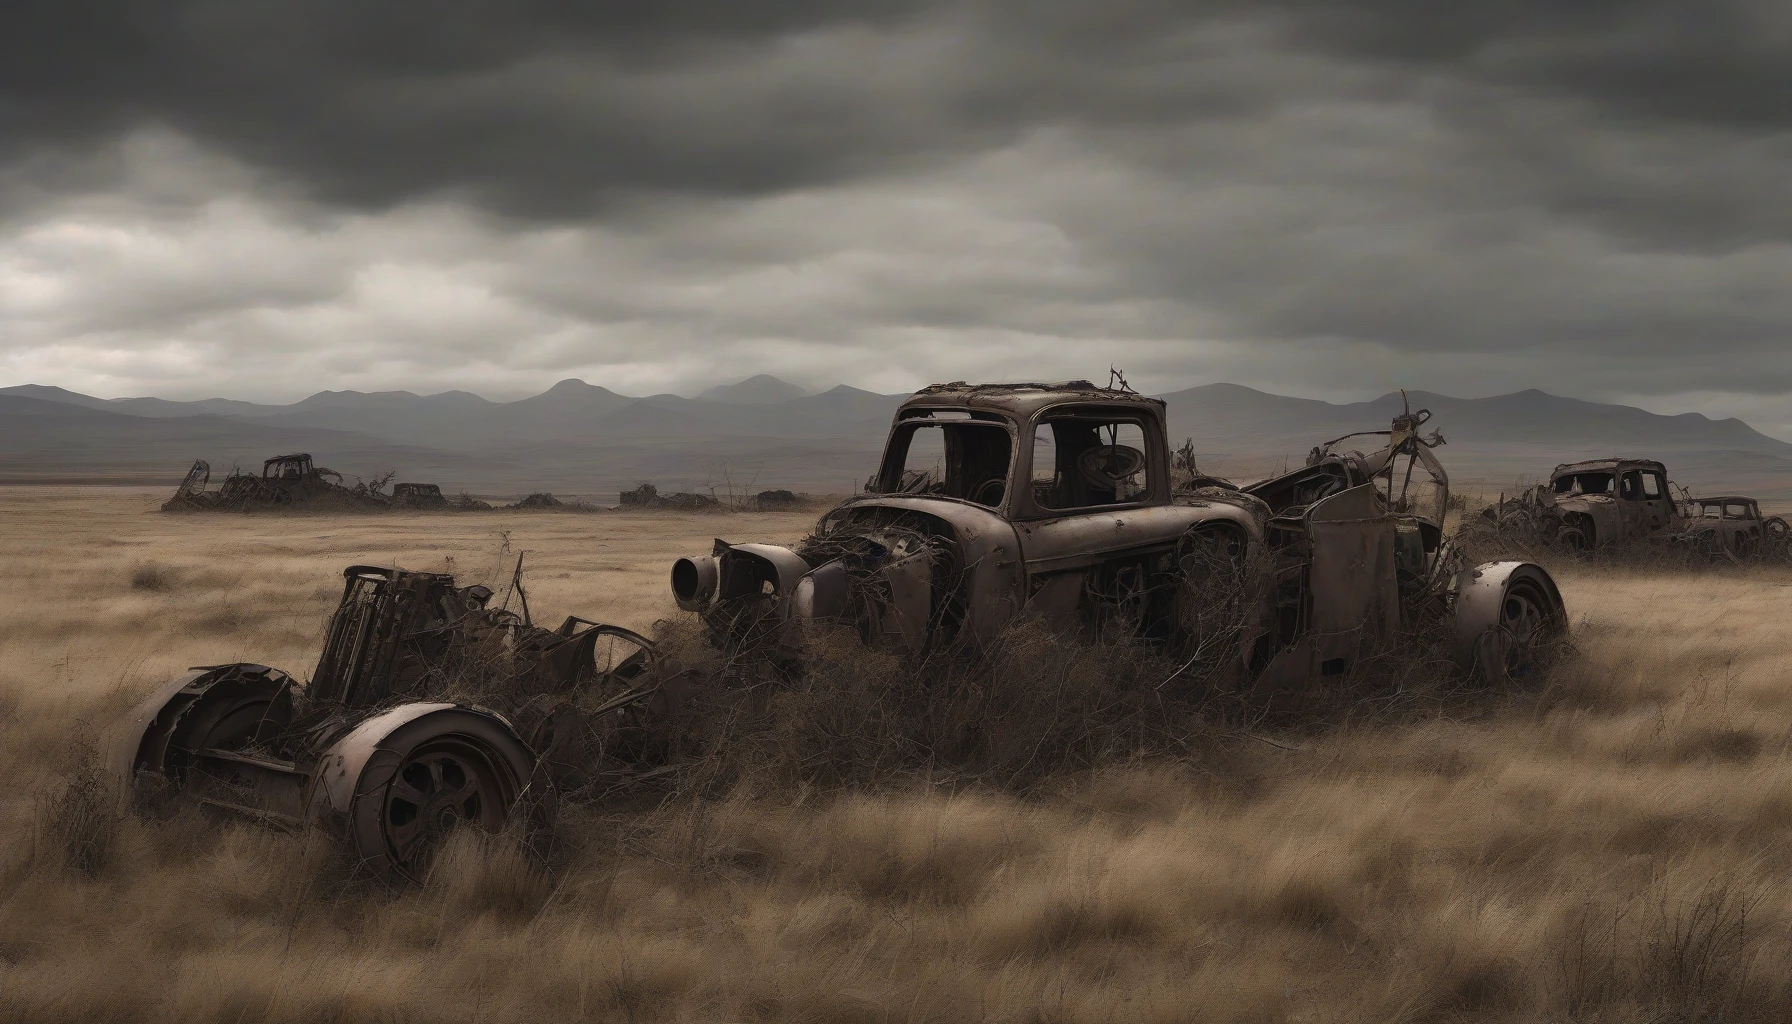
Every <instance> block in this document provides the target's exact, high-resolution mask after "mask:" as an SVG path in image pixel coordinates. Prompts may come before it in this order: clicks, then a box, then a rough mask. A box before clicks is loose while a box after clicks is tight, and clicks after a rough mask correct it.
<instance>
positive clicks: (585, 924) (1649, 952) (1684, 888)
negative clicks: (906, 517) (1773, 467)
mask: <svg viewBox="0 0 1792 1024" xmlns="http://www.w3.org/2000/svg"><path fill="white" fill-rule="evenodd" d="M160 497H161V495H160V494H150V493H142V492H129V491H122V490H108V489H91V490H80V489H73V488H64V489H34V488H22V487H14V488H0V566H4V569H5V571H4V573H3V576H0V578H3V579H4V581H5V586H6V590H5V598H4V600H3V601H0V835H4V836H5V837H6V838H5V841H4V843H3V845H0V1019H7V1020H20V1021H45V1020H65V1021H121V1022H122V1021H183V1022H184V1021H194V1022H239V1021H259V1020H275V1021H294V1022H299V1021H306V1022H309V1021H316V1022H320V1024H321V1022H337V1021H457V1022H458V1021H468V1022H473V1021H493V1022H499V1021H504V1022H508V1021H557V1020H585V1019H591V1020H616V1021H657V1020H680V1021H685V1020H688V1021H745V1020H756V1021H787V1020H790V1021H921V1020H929V1021H932V1020H939V1021H957V1020H965V1021H969V1020H999V1021H1016V1022H1023V1021H1024V1022H1047V1021H1051V1022H1057V1021H1063V1022H1073V1021H1075V1022H1081V1021H1089V1022H1095V1021H1165V1022H1168V1021H1264V1022H1268V1021H1313V1022H1347V1021H1365V1022H1367V1021H1378V1022H1379V1021H1453V1020H1475V1021H1481V1020H1488V1021H1533V1020H1574V1021H1637V1020H1654V1021H1664V1022H1665V1021H1784V1020H1792V886H1788V885H1787V883H1786V879H1787V877H1788V875H1789V874H1792V760H1789V759H1788V743H1789V741H1792V616H1788V615H1787V614H1786V611H1787V607H1788V600H1789V598H1792V571H1786V570H1780V569H1765V568H1757V569H1748V570H1744V569H1735V568H1731V569H1727V570H1722V571H1710V572H1705V573H1690V572H1684V571H1669V570H1651V571H1642V570H1619V571H1613V572H1611V573H1599V572H1594V571H1591V570H1588V569H1585V568H1574V567H1557V572H1558V579H1559V580H1560V581H1561V582H1562V584H1563V587H1564V592H1565V596H1566V598H1567V600H1568V603H1569V607H1570V610H1571V614H1572V616H1573V619H1574V628H1575V631H1576V635H1577V639H1576V642H1575V648H1576V649H1575V651H1574V652H1573V653H1572V654H1571V655H1569V656H1568V657H1567V658H1565V659H1564V660H1563V661H1562V662H1561V663H1560V664H1558V665H1557V666H1556V667H1555V668H1554V669H1553V670H1552V672H1551V673H1550V675H1549V677H1548V678H1547V679H1544V680H1541V681H1539V682H1538V683H1536V684H1535V685H1533V686H1530V687H1528V688H1527V689H1526V690H1525V691H1524V692H1519V693H1511V694H1495V695H1488V694H1462V693H1455V694H1449V693H1447V691H1445V690H1444V689H1443V688H1441V687H1433V688H1431V689H1430V690H1428V691H1427V694H1428V696H1425V698H1424V699H1419V698H1418V697H1415V696H1411V695H1406V694H1403V693H1400V692H1396V693H1391V694H1382V695H1368V696H1364V697H1363V698H1362V699H1361V700H1359V701H1356V702H1355V703H1352V704H1349V705H1340V706H1342V707H1345V709H1346V710H1347V711H1348V713H1347V714H1340V715H1338V716H1335V717H1334V718H1330V719H1327V720H1325V721H1304V722H1298V723H1295V724H1292V725H1285V726H1280V727H1276V728H1274V729H1270V728H1269V727H1267V726H1261V725H1258V726H1249V727H1247V726H1244V725H1240V724H1238V723H1236V722H1234V721H1230V720H1221V719H1213V720H1202V721H1190V722H1189V723H1188V733H1189V737H1190V750H1192V751H1195V752H1196V753H1193V754H1188V755H1185V756H1167V755H1165V754H1163V753H1162V752H1161V751H1159V752H1143V753H1140V754H1139V755H1138V756H1126V755H1125V753H1124V752H1119V753H1116V754H1114V755H1113V756H1110V757H1108V758H1107V759H1106V761H1105V762H1104V763H1103V764H1101V765H1100V766H1098V767H1095V768H1092V769H1079V770H1076V771H1067V772H1062V773H1059V774H1056V775H1052V776H1049V777H1047V778H1046V779H1045V780H1044V781H1043V782H1039V783H1037V784H1031V785H1029V786H1027V787H1025V788H1024V789H1017V788H1015V787H1007V786H1001V785H977V784H972V785H966V784H963V783H962V781H960V782H954V783H951V784H942V783H941V782H940V781H939V780H934V781H932V782H929V781H928V780H926V779H924V778H922V777H919V776H917V777H914V778H909V779H907V780H903V779H896V780H894V781H891V782H889V783H887V784H884V785H880V786H878V787H876V788H874V789H871V790H857V791H855V790H851V789H842V788H839V787H825V786H823V787H809V786H805V785H799V786H794V787H790V788H786V789H774V790H769V791H768V790H766V789H763V788H759V789H755V790H752V791H750V792H749V791H738V792H736V793H735V794H734V795H732V796H722V797H717V798H712V799H705V800H697V799H693V798H679V799H672V800H668V801H665V802H662V803H660V804H657V805H654V806H634V807H631V808H629V809H627V810H616V809H603V808H570V809H568V810H567V811H565V812H564V813H563V814H562V820H561V822H560V824H559V825H558V826H557V829H558V831H557V836H556V849H555V851H554V854H553V856H551V857H549V858H547V859H546V860H545V861H543V860H538V859H533V858H531V857H530V856H528V855H526V854H525V853H523V852H519V851H518V850H517V849H516V848H514V847H512V846H509V845H506V844H505V843H504V842H503V841H476V840H473V839H468V838H463V839H462V840H461V841H459V842H457V844H456V845H454V846H453V847H452V848H451V849H449V850H448V851H446V852H445V853H444V855H443V856H442V858H441V859H440V860H439V861H438V862H437V864H436V867H435V870H434V872H433V874H432V875H431V878H430V880H429V883H428V884H427V885H424V886H421V887H418V888H415V889H412V890H410V891H406V892H402V893H392V892H388V891H386V890H383V889H380V888H376V887H374V886H372V885H371V884H370V883H367V882H365V881H364V880H360V879H357V878H355V877H354V876H353V875H352V873H351V872H350V871H349V870H348V867H347V865H346V864H345V863H344V858H343V857H342V856H341V854H340V852H339V850H338V848H337V847H336V846H335V845H334V844H333V843H332V842H331V841H330V840H329V839H328V838H327V837H325V836H321V835H315V834H307V835H298V836H293V835H284V834H278V833H273V832H267V831H263V830H260V829H258V828H255V827H251V826H248V825H244V824H240V823H233V822H223V821H216V820H213V819H211V818H208V817H205V816H202V815H200V814H198V813H197V812H192V811H186V812H181V813H179V814H177V815H176V816H174V817H172V818H170V819H165V820H146V819H140V818H128V819H124V820H122V821H119V822H114V820H113V819H112V818H110V817H107V816H105V815H103V814H98V813H97V812H96V811H95V801H96V799H97V798H96V797H95V794H96V793H99V794H100V795H101V796H103V792H101V787H100V784H99V781H98V780H95V779H93V778H91V777H90V773H89V771H88V769H87V767H86V766H87V765H88V764H89V763H90V761H89V759H88V758H87V756H86V755H85V754H84V750H85V749H86V748H87V747H89V746H90V745H91V744H92V743H94V742H95V741H96V739H97V737H99V736H100V735H101V733H102V731H103V729H104V728H105V727H106V725H107V724H108V722H109V719H110V716H112V715H115V714H116V713H117V711H118V709H119V708H120V707H122V706H123V705H124V704H125V703H127V702H128V700H129V699H130V697H131V696H132V695H134V694H137V693H140V692H142V691H143V690H145V689H146V688H147V687H149V686H150V685H151V684H153V683H155V682H156V681H159V680H161V679H164V678H167V677H169V676H171V675H173V674H176V673H177V672H179V671H180V670H182V669H184V668H185V667H186V666H188V665H193V664H210V663H217V662H223V661H231V660H257V661H264V662H266V663H268V664H273V665H277V666H282V667H285V668H287V669H289V670H291V671H293V672H295V673H296V674H300V675H303V674H305V673H306V672H307V671H308V670H309V668H310V666H311V662H312V660H313V659H314V658H315V654H316V649H317V645H318V643H319V642H320V637H321V631H322V625H323V622H324V618H325V616H326V615H327V614H328V612H329V610H330V608H331V607H332V606H333V603H334V601H335V598H336V596H337V593H338V591H339V587H340V582H339V581H340V576H339V572H340V570H341V568H342V567H343V566H344V565H347V564H349V563H351V562H374V563H388V564H390V563H393V562H397V563H399V564H402V565H405V566H408V567H413V568H438V567H444V566H452V567H453V568H454V570H455V571H456V572H457V573H458V574H460V575H462V576H463V577H466V578H469V579H473V578H483V579H486V580H488V581H493V582H496V581H497V580H498V579H500V578H501V577H502V575H503V572H504V568H505V567H506V566H507V560H508V559H513V558H514V555H515V553H516V552H518V551H527V552H528V553H529V554H528V556H527V567H528V575H527V580H528V583H529V586H530V594H531V602H532V605H533V607H534V608H535V609H536V611H537V614H538V617H541V618H545V619H550V620H551V619H557V618H558V617H559V616H561V615H564V614H568V613H578V614H581V615H584V616H586V617H589V618H596V619H609V620H611V621H617V622H621V623H623V624H626V625H631V626H635V627H637V628H646V627H649V626H651V625H652V623H653V622H654V621H655V620H656V619H660V618H665V617H670V616H672V615H673V614H674V612H673V609H672V606H671V602H670V600H669V598H668V596H667V595H666V593H665V584H664V578H665V566H666V564H667V562H668V561H669V559H670V558H672V557H673V556H675V555H677V554H682V553H688V552H691V551H701V550H705V549H706V548H707V546H708V544H709V541H710V538H711V537H713V536H716V535H718V534H719V535H721V536H723V537H727V538H729V539H731V540H746V539H763V540H778V539H793V538H794V537H796V536H797V535H800V534H801V533H802V532H803V530H804V529H805V528H806V527H807V525H808V524H809V521H810V520H811V518H812V516H811V515H808V514H796V515H744V514H742V515H721V514H716V515H670V514H659V515H654V514H621V513H600V514H589V515H577V514H560V513H491V514H469V515H411V516H401V515H381V516H365V517H350V516H343V517H317V516H232V515H220V516H170V515H162V514H158V513H155V512H153V509H154V508H155V505H156V503H157V501H158V500H159V498H160ZM1438 694H1443V696H1438ZM1172 724H1174V723H1172Z"/></svg>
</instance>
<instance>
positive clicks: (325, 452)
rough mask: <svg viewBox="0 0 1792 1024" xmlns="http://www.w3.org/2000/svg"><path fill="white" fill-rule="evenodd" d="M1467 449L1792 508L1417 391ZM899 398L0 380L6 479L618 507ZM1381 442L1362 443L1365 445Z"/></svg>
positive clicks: (1631, 424) (738, 471) (1220, 457)
mask: <svg viewBox="0 0 1792 1024" xmlns="http://www.w3.org/2000/svg"><path fill="white" fill-rule="evenodd" d="M1162 397H1163V398H1164V399H1165V400H1166V402H1167V403H1168V406H1169V420H1170V432H1171V435H1172V439H1173V440H1176V441H1180V439H1182V438H1184V437H1188V438H1192V439H1193V440H1194V442H1195V449H1196V451H1197V453H1198V454H1199V456H1200V458H1201V462H1202V466H1203V468H1205V469H1207V470H1208V471H1210V472H1215V473H1219V474H1222V475H1226V476H1231V477H1233V478H1235V479H1239V480H1252V479H1257V478H1259V477H1262V476H1266V475H1268V474H1270V473H1272V472H1276V471H1279V470H1280V469H1282V468H1283V467H1285V466H1292V465H1298V464H1299V463H1300V462H1301V460H1302V459H1304V457H1305V455H1306V452H1307V450H1308V449H1309V448H1311V447H1312V446H1313V445H1315V444H1319V443H1321V442H1323V441H1326V440H1329V439H1331V438H1334V437H1337V436H1340V435H1343V434H1346V433H1350V432H1352V431H1357V430H1376V429H1385V428H1386V426H1387V424H1388V420H1389V419H1390V418H1391V417H1392V416H1393V414H1394V413H1395V412H1397V411H1399V409H1400V407H1401V396H1400V395H1399V394H1398V393H1395V394H1389V395H1383V396H1382V397H1380V398H1377V399H1374V400H1373V401H1368V402H1357V403H1349V404H1332V403H1329V402H1322V401H1316V400H1313V399H1303V398H1290V397H1286V396H1281V395H1272V394H1267V393H1265V392H1261V391H1256V390H1253V389H1251V388H1246V387H1240V386H1238V385H1234V384H1210V385H1205V386H1202V387H1197V388H1190V389H1188V390H1185V391H1178V392H1174V393H1172V394H1168V395H1164V396H1162ZM1407 399H1408V400H1409V401H1410V402H1411V403H1412V407H1413V408H1415V409H1417V408H1429V409H1430V410H1431V411H1432V413H1433V415H1434V418H1433V420H1432V422H1431V426H1432V427H1434V428H1436V429H1439V430H1441V431H1442V432H1443V434H1444V435H1445V437H1447V438H1448V439H1449V444H1448V445H1447V447H1445V448H1444V449H1443V450H1442V451H1441V452H1440V455H1441V456H1442V458H1443V460H1444V464H1445V465H1446V466H1447V467H1449V469H1450V471H1451V474H1452V477H1453V478H1454V479H1455V480H1456V481H1457V483H1458V484H1459V485H1464V486H1468V487H1479V488H1482V489H1486V490H1500V489H1505V488H1510V487H1513V486H1516V485H1517V484H1518V482H1519V481H1520V480H1521V479H1524V478H1530V479H1535V478H1536V477H1538V476H1541V475H1544V474H1547V473H1548V472H1549V470H1550V469H1551V468H1552V467H1553V466H1555V465H1556V464H1557V463H1559V462H1566V461H1572V460H1575V459H1582V458H1590V457H1596V456H1600V455H1608V454H1630V455H1652V456H1654V457H1657V458H1660V459H1662V460H1663V461H1665V462H1667V463H1668V465H1669V468H1670V470H1671V471H1672V473H1673V476H1674V478H1675V479H1676V480H1677V481H1679V482H1681V483H1684V484H1688V485H1690V486H1693V487H1695V488H1697V489H1699V490H1704V491H1711V490H1715V489H1726V490H1739V491H1751V492H1754V493H1756V494H1757V495H1759V496H1761V497H1767V498H1792V444H1788V443H1786V442H1783V441H1778V440H1775V439H1774V438H1770V437H1767V436H1765V435H1763V434H1761V433H1759V432H1757V431H1755V430H1753V429H1752V428H1750V427H1749V426H1748V425H1747V424H1745V423H1743V422H1741V421H1740V420H1735V419H1722V420H1713V419H1709V418H1707V417H1705V416H1701V415H1697V414H1687V415H1681V416H1659V415H1656V414H1653V413H1649V412H1645V411H1643V410H1641V409H1634V408H1629V407H1626V406H1616V405H1605V404H1601V403H1597V402H1587V401H1581V400H1578V399H1572V398H1561V397H1557V396H1554V395H1549V394H1545V393H1544V392H1541V391H1522V392H1518V393H1516V394H1510V395H1500V396H1496V397H1493V398H1480V399H1459V398H1452V397H1450V396H1447V395H1438V394H1432V393H1428V392H1419V391H1414V392H1410V393H1409V394H1408V396H1407ZM901 400H902V396H900V395H880V394H876V393H873V392H869V391H863V390H860V389H857V388H852V387H847V386H845V385H841V386H839V387H835V388H833V389H830V390H828V391H823V392H821V393H819V394H804V393H803V392H802V389H800V388H798V387H796V386H795V385H792V384H789V383H788V382H785V381H781V380H778V379H777V378H775V377H770V376H765V375H761V376H759V377H753V378H749V379H748V380H745V381H742V382H741V383H739V384H736V385H728V386H726V387H724V388H716V389H711V390H710V391H708V392H705V393H704V395H700V396H698V397H696V398H683V397H680V396H677V395H649V396H646V397H632V396H628V395H622V394H618V393H616V392H615V391H612V390H610V389H609V388H605V387H601V386H598V385H593V384H588V383H586V382H584V381H580V380H564V381H561V382H560V383H558V384H556V385H554V386H553V387H552V388H549V389H548V390H547V391H545V392H543V393H541V394H539V395H535V396H533V397H531V398H525V399H522V400H520V401H514V402H492V401H488V400H486V399H484V398H481V397H479V396H477V395H473V394H470V393H467V392H464V391H450V392H444V393H441V394H436V395H417V394H413V393H411V392H408V391H388V392H375V393H362V392H356V391H326V392H320V393H319V394H316V395H313V396H311V397H310V398H307V399H305V400H304V401H301V402H295V403H293V404H291V405H286V406H268V405H256V404H253V403H248V402H231V401H228V400H224V399H211V400H207V401H205V402H168V401H164V400H162V399H157V398H133V399H116V400H108V399H99V398H94V397H92V396H88V395H81V394H77V393H75V392H70V391H66V390H63V389H61V388H53V387H41V386H37V385H24V386H21V387H14V388H5V389H0V430H3V431H4V434H3V436H0V481H7V480H14V481H16V480H21V479H45V478H67V479H76V478H78V479H101V478H104V479H131V480H157V481H164V482H166V483H168V484H169V486H172V485H173V482H174V481H176V480H178V479H179V478H180V475H181V474H182V473H183V472H184V471H185V469H186V467H187V466H188V465H189V464H190V463H191V461H192V460H193V459H194V458H205V459H207V460H208V461H210V462H211V463H212V465H213V466H214V467H216V468H217V471H218V472H220V473H222V472H223V471H224V470H225V469H227V468H228V466H229V465H231V464H232V463H233V462H236V463H240V464H242V465H245V466H248V465H259V463H260V460H261V459H263V458H266V457H268V456H270V455H277V454H281V453H284V452H287V451H310V452H311V453H312V454H313V455H315V456H316V457H317V458H318V460H319V462H320V463H322V464H324V465H328V466H330V467H332V468H334V469H337V470H340V471H341V472H344V473H347V474H349V475H350V476H351V477H352V476H356V475H359V476H361V477H364V478H365V477H371V476H373V475H375V474H377V473H380V472H384V471H386V470H397V471H398V472H399V473H400V476H401V478H404V479H413V480H429V481H433V482H435V483H439V484H441V485H442V486H443V487H444V488H445V489H447V490H450V491H458V490H470V491H473V492H475V493H488V494H515V493H521V492H524V491H528V490H539V489H547V490H554V491H557V492H562V493H571V494H579V495H585V496H589V497H593V498H596V499H598V500H605V501H608V500H613V498H614V494H615V492H616V491H618V490H621V489H623V488H626V487H630V486H633V485H634V484H636V483H639V482H641V481H646V480H652V481H655V482H657V483H659V484H660V485H661V486H662V487H674V488H708V487H714V488H716V489H718V490H720V489H723V488H726V487H730V486H732V487H733V488H734V489H736V490H757V489H763V488H767V487H790V488H795V489H799V490H810V491H827V492H839V491H843V490H847V489H850V488H851V487H852V486H854V485H856V484H857V483H858V482H859V481H862V480H863V479H864V478H865V476H866V475H868V474H869V473H870V471H871V469H872V467H873V465H874V464H875V462H876V459H877V453H878V451H879V449H880V448H881V445H882V440H883V436H884V432H885V430H886V429H887V428H888V426H889V422H890V417H891V415H892V414H893V412H894V411H895V408H896V405H897V404H898V403H899V402H900V401H901ZM1374 443H1375V439H1374V438H1365V439H1363V444H1364V446H1365V447H1367V446H1369V445H1373V444H1374Z"/></svg>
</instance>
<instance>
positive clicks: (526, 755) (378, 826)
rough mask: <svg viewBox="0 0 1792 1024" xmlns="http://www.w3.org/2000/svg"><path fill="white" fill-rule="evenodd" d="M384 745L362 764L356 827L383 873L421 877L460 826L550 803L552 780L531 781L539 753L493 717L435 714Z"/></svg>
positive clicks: (505, 819) (490, 822)
mask: <svg viewBox="0 0 1792 1024" xmlns="http://www.w3.org/2000/svg"><path fill="white" fill-rule="evenodd" d="M380 747H381V749H380V751H379V753H378V755H376V757H375V758H374V759H371V760H370V761H369V762H368V764H367V767H366V768H364V769H363V770H362V773H361V780H360V783H359V784H358V785H357V787H356V797H355V803H354V808H353V811H352V816H351V817H352V821H351V828H352V832H353V839H354V844H355V849H356V851H357V852H358V853H359V854H360V855H361V857H362V859H363V860H364V861H366V862H367V863H368V864H369V865H370V866H372V867H373V868H374V869H375V870H376V871H379V872H380V873H382V874H386V875H391V876H396V877H399V878H404V879H408V880H410V881H418V880H420V879H421V878H422V877H423V875H424V874H425V873H427V871H428V869H429V863H430V860H431V858H432V856H433V854H434V853H435V851H436V849H437V848H438V847H439V846H440V844H441V842H442V840H443V839H445V838H447V836H448V835H449V834H450V833H452V832H453V831H454V830H455V829H458V828H473V829H477V830H479V831H482V832H488V833H489V832H501V831H503V830H504V829H505V828H506V827H507V826H509V825H510V824H511V823H512V822H514V821H517V820H518V819H519V818H520V817H526V816H527V814H528V813H529V812H530V811H531V810H534V809H537V808H541V809H545V807H546V803H545V800H544V798H545V797H546V796H547V795H548V794H546V793H545V792H541V791H540V790H545V788H546V781H545V779H542V780H540V781H539V785H538V786H532V784H531V783H532V779H531V776H532V775H534V774H535V771H534V768H535V765H534V756H533V755H532V754H531V753H530V752H529V750H528V748H527V747H525V746H524V745H523V743H522V741H521V740H519V739H518V738H517V737H516V736H515V734H514V733H512V732H511V731H510V730H509V729H508V728H507V727H506V726H505V725H504V724H503V723H502V722H501V721H500V720H498V719H496V718H494V717H492V716H488V715H484V714H480V713H477V712H472V711H466V710H460V709H457V710H453V711H445V712H440V713H437V714H432V715H428V716H426V717H424V718H420V719H418V720H416V721H414V722H411V723H409V724H407V725H405V726H403V727H401V728H400V729H398V730H397V731H396V732H395V733H393V734H392V735H391V736H389V737H387V738H386V739H385V740H383V741H381V743H380ZM532 789H533V790H537V791H535V792H531V790H532Z"/></svg>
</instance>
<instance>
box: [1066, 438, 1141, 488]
mask: <svg viewBox="0 0 1792 1024" xmlns="http://www.w3.org/2000/svg"><path fill="white" fill-rule="evenodd" d="M1144 468H1145V453H1144V452H1142V451H1139V450H1138V449H1137V448H1134V447H1131V446H1130V445H1124V444H1104V445H1098V446H1096V447H1094V448H1090V449H1088V450H1087V451H1085V452H1083V453H1082V454H1081V455H1078V456H1077V457H1076V469H1077V472H1078V473H1080V474H1081V475H1082V478H1083V481H1084V482H1085V483H1087V484H1088V485H1089V486H1091V487H1097V488H1100V489H1102V490H1106V491H1116V490H1119V489H1120V485H1121V484H1122V483H1125V482H1126V481H1127V480H1129V479H1131V478H1132V477H1134V476H1137V475H1138V473H1139V471H1140V470H1142V469H1144Z"/></svg>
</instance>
